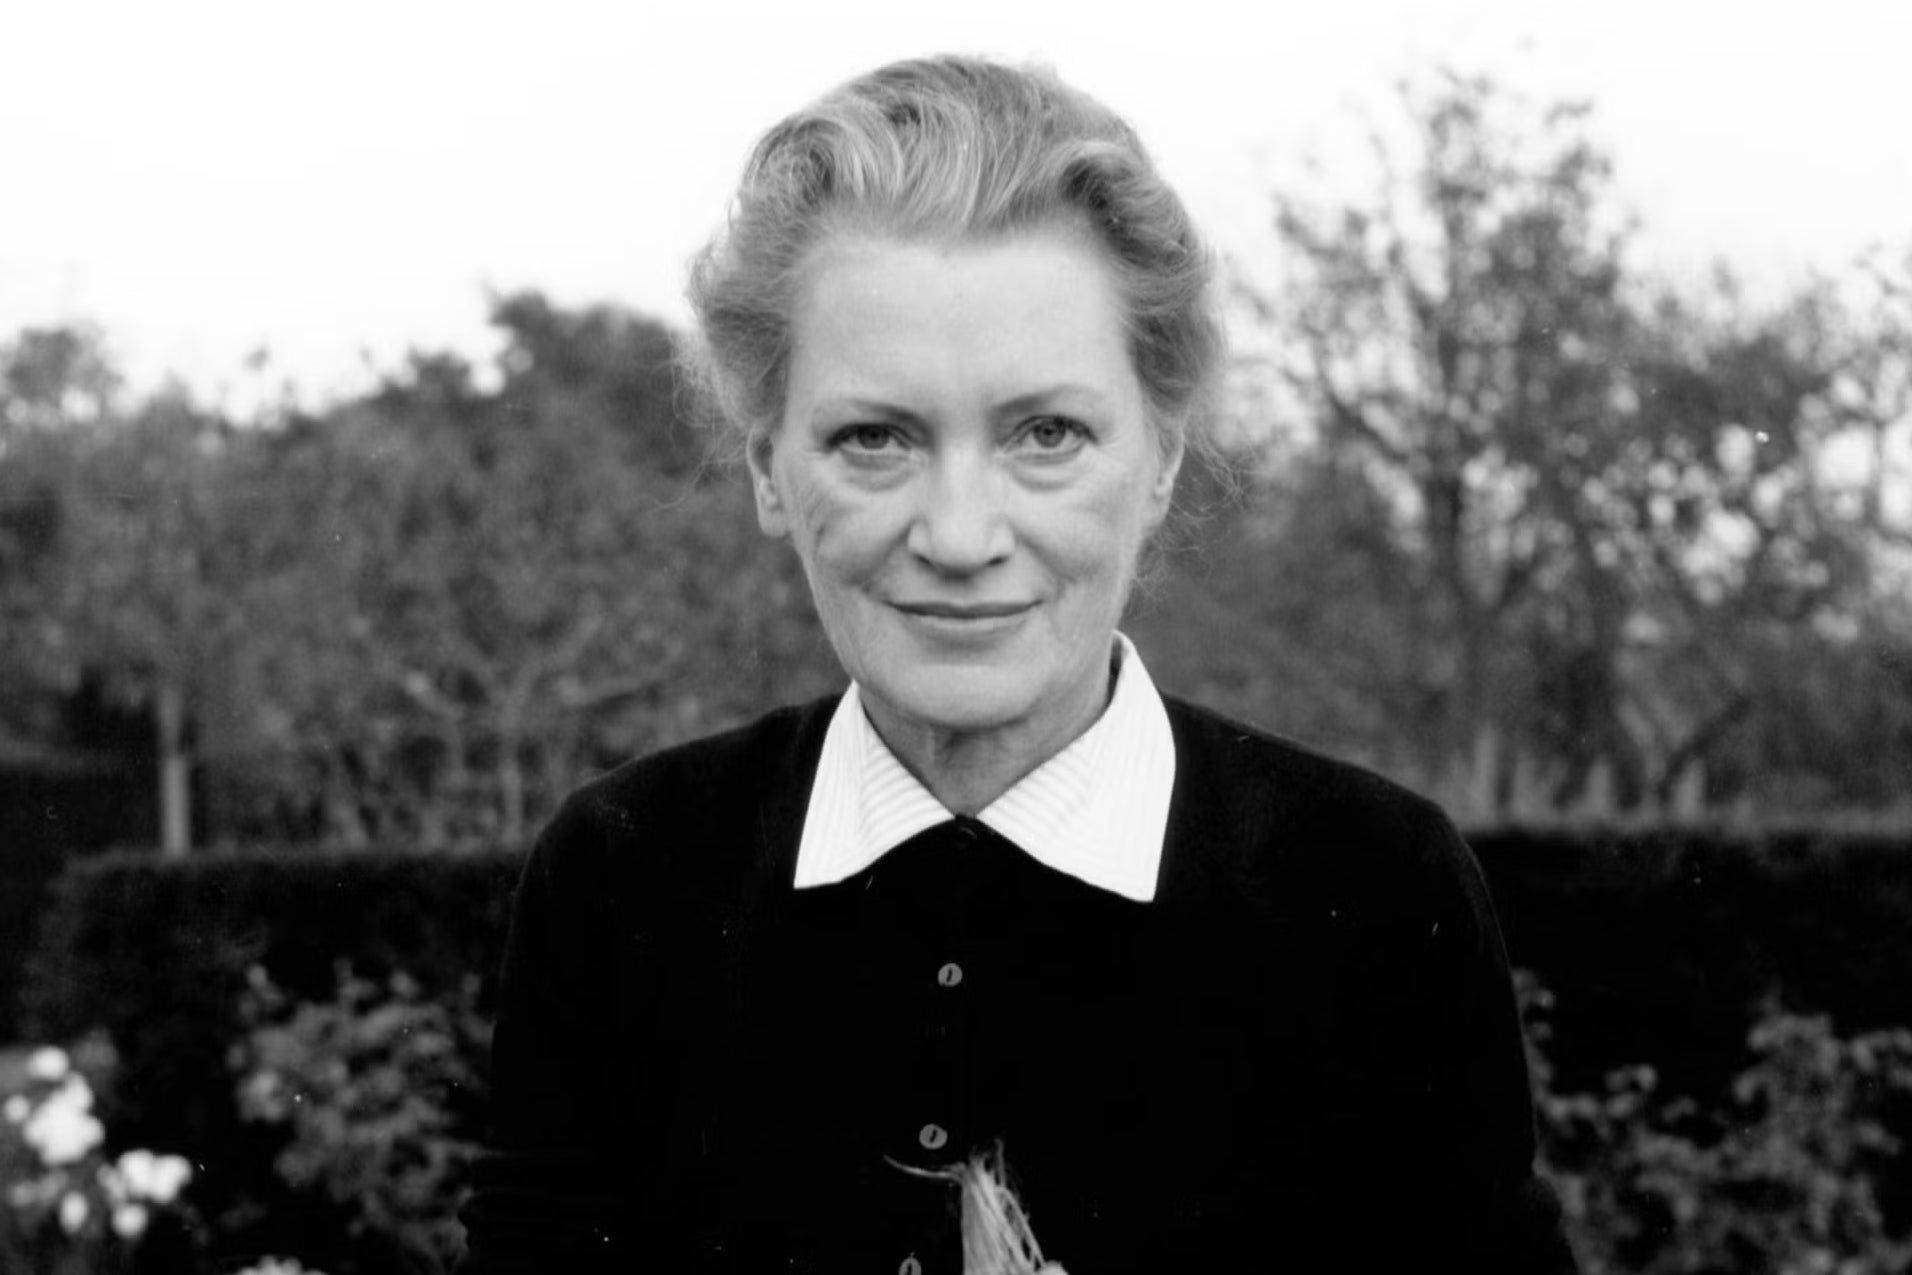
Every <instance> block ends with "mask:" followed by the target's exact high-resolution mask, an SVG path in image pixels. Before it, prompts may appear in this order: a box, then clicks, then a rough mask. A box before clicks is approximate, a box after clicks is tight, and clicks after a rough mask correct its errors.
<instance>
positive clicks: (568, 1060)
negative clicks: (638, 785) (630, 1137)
mask: <svg viewBox="0 0 1912 1275" xmlns="http://www.w3.org/2000/svg"><path fill="white" fill-rule="evenodd" d="M606 867H607V864H606V857H605V853H604V846H603V844H602V838H601V837H600V836H598V835H597V833H596V831H595V830H594V829H593V828H592V827H591V821H590V820H589V818H588V810H587V808H586V807H585V805H584V803H583V802H581V801H580V800H579V799H578V798H575V797H574V798H573V799H572V800H571V801H570V802H568V803H567V804H566V806H565V807H564V808H563V809H561V810H560V812H559V814H558V816H557V817H556V818H555V819H554V820H553V821H552V824H551V825H550V827H548V828H547V829H546V830H545V832H544V834H543V835H542V836H541V837H540V838H539V840H538V843H537V844H536V846H535V847H534V848H533V850H532V852H531V854H530V856H529V858H528V859H527V861H526V863H525V867H524V871H523V874H522V875H521V877H520V880H519V884H518V889H517V894H516V897H515V900H514V903H513V907H512V918H511V926H510V932H509V937H508V939H507V942H506V948H505V958H504V966H503V971H502V975H501V978H500V983H499V993H498V1007H497V1019H496V1025H495V1029H494V1034H493V1038H492V1060H491V1073H492V1074H491V1101H492V1147H491V1149H490V1150H489V1151H488V1152H487V1153H486V1154H485V1155H484V1156H482V1157H481V1159H480V1160H479V1162H478V1164H477V1166H476V1168H475V1170H474V1177H473V1187H472V1192H471V1194H470V1196H469V1197H468V1198H467V1200H466V1203H465V1206H464V1208H463V1210H462V1211H461V1218H462V1220H463V1222H464V1225H465V1234H466V1256H465V1259H464V1261H463V1263H462V1264H461V1265H460V1267H459V1270H460V1272H461V1275H533V1273H534V1272H535V1273H538V1275H543V1273H544V1272H550V1271H564V1272H566V1275H581V1273H589V1272H596V1271H609V1270H612V1269H614V1268H621V1269H623V1270H626V1271H629V1270H631V1269H632V1267H631V1266H630V1265H629V1262H628V1260H625V1261H620V1260H619V1252H620V1250H621V1248H622V1245H621V1243H620V1242H619V1238H618V1231H617V1226H616V1212H617V1208H618V1200H619V1197H620V1188H619V1183H620V1180H621V1174H620V1171H619V1165H618V1159H617V1147H616V1145H615V1143H616V1141H617V1135H616V1134H615V1133H614V1131H613V1127H612V1126H613V1122H612V1121H611V1120H610V1119H609V1112H610V1111H611V1109H612V1104H611V1102H610V1098H611V1089H610V1086H609V1075H610V1072H611V1070H612V1068H613V1065H614V1063H613V1060H614V1058H615V1057H616V1052H617V1051H616V1049H615V1047H614V1046H615V1042H614V1040H613V1039H612V1036H613V1031H614V1029H613V1027H612V1023H613V1015H612V1012H611V1009H612V1004H613V1000H612V996H613V990H614V983H615V977H614V968H615V952H614V950H613V943H612V935H613V927H612V919H613V908H612V906H611V904H610V903H609V901H608V894H609V892H608V889H607V886H608V881H607V879H606V878H607V872H606Z"/></svg>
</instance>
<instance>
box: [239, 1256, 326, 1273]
mask: <svg viewBox="0 0 1912 1275" xmlns="http://www.w3.org/2000/svg"><path fill="white" fill-rule="evenodd" d="M236 1275H325V1272H324V1271H309V1270H307V1269H306V1268H305V1267H303V1266H301V1265H299V1263H298V1261H297V1260H296V1259H294V1258H290V1257H266V1258H261V1259H260V1260H259V1264H258V1265H257V1266H248V1267H246V1269H244V1270H243V1271H238V1272H236Z"/></svg>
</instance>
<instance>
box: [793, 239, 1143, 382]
mask: <svg viewBox="0 0 1912 1275" xmlns="http://www.w3.org/2000/svg"><path fill="white" fill-rule="evenodd" d="M793 320H794V321H793V323H792V329H791V331H792V337H793V361H792V377H793V382H794V380H795V379H796V378H797V377H798V376H799V374H800V372H801V373H803V374H807V375H808V376H809V377H812V378H816V377H821V378H824V379H827V380H831V381H836V380H842V379H845V378H847V379H849V380H852V381H856V380H864V379H875V380H881V381H886V382H902V383H905V384H907V383H911V382H916V381H925V382H929V383H932V384H933V383H937V382H941V381H944V380H947V379H949V378H952V377H971V378H973V377H976V376H979V375H980V376H995V377H1004V378H1007V379H1009V380H1011V381H1017V382H1020V381H1026V380H1030V379H1031V378H1033V379H1035V380H1040V381H1044V382H1058V383H1060V382H1079V383H1084V384H1089V385H1099V386H1103V387H1104V388H1105V389H1106V387H1107V383H1108V382H1110V381H1111V380H1121V379H1124V378H1127V379H1132V378H1133V372H1132V369H1131V368H1130V366H1129V359H1128V352H1127V340H1126V333H1125V325H1124V316H1123V313H1122V309H1121V305H1120V302H1119V297H1118V293H1117V290H1116V287H1115V282H1114V278H1113V275H1112V272H1111V271H1110V270H1109V268H1108V266H1107V265H1106V264H1105V263H1104V262H1103V260H1102V259H1101V257H1100V255H1099V254H1098V253H1097V251H1096V250H1095V249H1094V248H1093V246H1091V245H1087V244H1084V243H1083V241H1082V240H1080V239H1079V238H1077V237H1075V236H1072V235H1069V234H1067V233H1063V232H1033V233H1026V234H1018V235H1013V236H999V237H994V238H991V239H987V240H980V241H956V242H950V241H939V242H924V241H914V240H897V239H892V238H886V237H872V236H836V237H833V239H832V240H830V241H829V242H827V243H825V244H823V245H820V246H819V248H818V249H817V251H816V252H815V254H814V255H813V257H812V259H811V260H810V261H809V262H808V263H807V268H806V277H805V279H804V281H803V287H802V288H801V290H800V292H799V295H798V298H797V305H796V310H795V314H794V315H793ZM792 388H793V389H796V388H797V387H796V386H795V384H793V386H792ZM1030 388H1032V387H1031V386H1027V385H1023V386H1021V387H1020V388H1018V389H1016V391H1015V392H1019V393H1021V392H1028V390H1029V389H1030Z"/></svg>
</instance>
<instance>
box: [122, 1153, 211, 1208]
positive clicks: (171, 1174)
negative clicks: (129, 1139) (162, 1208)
mask: <svg viewBox="0 0 1912 1275" xmlns="http://www.w3.org/2000/svg"><path fill="white" fill-rule="evenodd" d="M192 1176H193V1170H192V1166H191V1165H190V1164H188V1163H186V1161H184V1160H182V1159H180V1158H179V1157H178V1156H176V1155H155V1154H154V1153H153V1152H151V1151H147V1150H144V1149H139V1150H134V1151H127V1152H125V1153H123V1154H122V1155H121V1156H120V1158H119V1160H118V1162H117V1163H115V1164H111V1165H108V1166H106V1167H104V1168H102V1169H101V1170H100V1185H101V1186H103V1187H105V1188H106V1193H107V1195H108V1196H110V1197H111V1198H112V1199H113V1201H114V1202H115V1203H148V1204H170V1203H172V1201H173V1199H174V1197H176V1196H177V1195H178V1194H179V1192H180V1188H182V1187H184V1186H185V1185H186V1184H187V1183H188V1182H190V1181H192Z"/></svg>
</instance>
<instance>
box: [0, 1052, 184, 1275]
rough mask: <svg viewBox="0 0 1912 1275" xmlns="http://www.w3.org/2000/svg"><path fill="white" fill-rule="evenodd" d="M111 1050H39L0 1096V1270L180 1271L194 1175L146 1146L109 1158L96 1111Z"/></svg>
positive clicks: (18, 1274)
mask: <svg viewBox="0 0 1912 1275" xmlns="http://www.w3.org/2000/svg"><path fill="white" fill-rule="evenodd" d="M112 1068H113V1057H112V1049H111V1046H110V1045H108V1044H107V1043H106V1042H105V1041H103V1040H101V1039H98V1038H95V1039H91V1040H88V1041H86V1042H83V1043H82V1045H81V1047H80V1048H79V1049H78V1050H76V1054H75V1055H74V1056H70V1055H69V1054H68V1053H67V1052H66V1051H65V1050H61V1049H55V1048H40V1049H36V1050H34V1051H32V1053H31V1054H29V1055H28V1057H27V1061H26V1065H25V1067H24V1068H23V1074H22V1075H21V1076H20V1078H19V1079H18V1080H17V1081H16V1082H14V1083H12V1084H9V1085H8V1086H6V1088H7V1090H8V1092H5V1093H4V1094H0V1103H3V1106H4V1110H3V1111H0V1183H4V1185H5V1194H4V1196H0V1270H5V1271H7V1272H9V1273H10V1275H26V1273H27V1272H35V1273H39V1275H112V1273H114V1272H121V1271H129V1272H131V1271H141V1272H144V1271H170V1270H177V1269H183V1263H184V1262H186V1261H187V1260H189V1257H190V1254H191V1252H192V1250H193V1247H194V1245H195V1242H196V1237H197V1221H196V1218H195V1215H194V1213H193V1211H192V1209H191V1207H190V1206H189V1205H188V1204H187V1203H186V1202H185V1201H184V1199H183V1198H182V1194H181V1193H182V1190H183V1188H184V1187H185V1186H186V1184H187V1183H188V1182H190V1181H191V1180H192V1167H191V1166H190V1165H189V1164H187V1162H186V1161H185V1160H183V1159H181V1158H180V1157H178V1156H174V1155H155V1154H154V1153H153V1152H151V1151H148V1150H145V1149H144V1148H133V1149H128V1150H122V1151H119V1152H118V1153H117V1154H114V1153H112V1152H111V1151H110V1150H109V1149H108V1146H107V1136H106V1125H105V1124H104V1123H103V1122H102V1120H101V1119H100V1116H99V1114H98V1113H97V1112H96V1111H95V1092H96V1088H100V1087H104V1086H106V1085H108V1084H110V1075H111V1072H112Z"/></svg>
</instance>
